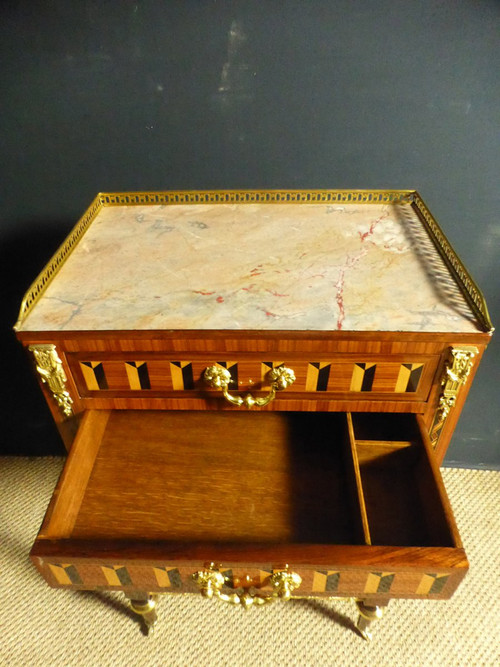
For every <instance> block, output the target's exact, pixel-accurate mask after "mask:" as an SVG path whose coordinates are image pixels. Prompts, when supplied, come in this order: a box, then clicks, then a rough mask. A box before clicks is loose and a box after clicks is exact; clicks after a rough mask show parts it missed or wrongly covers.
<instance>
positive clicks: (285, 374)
mask: <svg viewBox="0 0 500 667" xmlns="http://www.w3.org/2000/svg"><path fill="white" fill-rule="evenodd" d="M203 377H204V379H205V382H207V384H209V385H210V386H211V387H212V388H213V389H222V393H223V395H224V398H225V399H226V400H227V401H229V403H232V404H233V405H239V406H241V405H244V406H245V407H246V408H253V407H254V406H255V405H257V406H258V407H262V406H264V405H267V404H268V403H270V402H271V401H272V400H274V398H275V397H276V392H277V391H282V390H283V389H286V388H287V387H289V386H290V385H291V384H292V383H293V382H295V373H294V372H293V370H292V369H291V368H286V367H285V366H279V367H278V368H273V369H272V370H270V371H269V373H268V374H267V378H268V379H269V380H270V381H271V390H270V391H269V394H268V395H267V396H264V397H263V398H254V397H253V396H252V395H251V394H247V395H246V396H243V397H242V396H232V395H231V394H230V393H229V391H228V386H229V383H230V382H231V373H230V372H229V371H228V370H227V368H223V367H222V366H216V365H215V366H209V367H208V368H206V369H205V373H204V374H203Z"/></svg>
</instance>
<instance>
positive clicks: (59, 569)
mask: <svg viewBox="0 0 500 667" xmlns="http://www.w3.org/2000/svg"><path fill="white" fill-rule="evenodd" d="M49 567H50V569H51V571H52V574H53V575H54V577H55V578H56V580H57V582H58V583H59V584H62V585H64V586H71V584H76V585H78V584H82V583H83V582H82V580H81V578H80V575H79V574H78V571H77V569H76V567H75V566H74V565H71V564H64V563H60V564H53V563H49Z"/></svg>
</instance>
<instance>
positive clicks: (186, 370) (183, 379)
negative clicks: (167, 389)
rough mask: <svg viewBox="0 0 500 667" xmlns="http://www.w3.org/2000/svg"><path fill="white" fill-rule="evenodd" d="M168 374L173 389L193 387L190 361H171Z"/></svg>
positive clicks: (179, 389) (181, 389)
mask: <svg viewBox="0 0 500 667" xmlns="http://www.w3.org/2000/svg"><path fill="white" fill-rule="evenodd" d="M170 375H171V377H172V388H173V389H174V390H175V391H184V390H188V389H194V378H193V364H192V363H191V362H190V361H171V362H170Z"/></svg>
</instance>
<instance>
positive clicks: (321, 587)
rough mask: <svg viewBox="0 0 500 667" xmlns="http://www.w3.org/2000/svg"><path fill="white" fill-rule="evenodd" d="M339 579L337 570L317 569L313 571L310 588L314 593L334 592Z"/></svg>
mask: <svg viewBox="0 0 500 667" xmlns="http://www.w3.org/2000/svg"><path fill="white" fill-rule="evenodd" d="M339 581H340V572H338V571H337V570H318V571H316V572H315V573H314V577H313V585H312V589H313V592H315V593H326V592H329V593H336V592H337V591H338V587H339Z"/></svg>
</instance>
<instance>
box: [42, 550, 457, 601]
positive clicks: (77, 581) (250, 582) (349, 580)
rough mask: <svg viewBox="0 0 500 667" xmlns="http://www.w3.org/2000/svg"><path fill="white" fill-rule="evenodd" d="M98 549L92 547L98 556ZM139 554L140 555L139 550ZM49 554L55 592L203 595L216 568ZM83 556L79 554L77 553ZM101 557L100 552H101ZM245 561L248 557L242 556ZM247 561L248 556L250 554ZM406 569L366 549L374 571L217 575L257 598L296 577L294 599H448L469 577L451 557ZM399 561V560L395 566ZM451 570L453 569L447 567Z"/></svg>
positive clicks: (294, 568)
mask: <svg viewBox="0 0 500 667" xmlns="http://www.w3.org/2000/svg"><path fill="white" fill-rule="evenodd" d="M94 548H95V547H90V550H91V551H94ZM139 551H140V550H139ZM47 552H49V553H50V552H52V550H51V549H49V550H48V551H47V549H44V547H43V545H42V544H40V543H38V544H37V546H36V547H35V548H34V549H33V552H32V559H33V560H34V562H35V564H36V565H37V567H38V569H39V570H40V572H41V574H42V575H43V577H44V578H45V579H46V581H47V582H48V583H49V584H50V585H51V586H53V587H58V588H69V589H76V590H78V589H81V590H95V589H99V590H105V589H107V590H117V591H125V592H127V591H147V592H158V593H200V592H201V591H200V588H199V586H198V585H197V584H196V575H197V573H200V572H207V571H210V568H211V565H212V563H209V562H202V561H200V562H199V563H197V564H193V563H189V564H186V563H185V562H182V561H181V562H178V561H176V560H175V559H172V560H170V561H165V560H157V561H153V562H152V561H150V560H144V559H143V558H141V557H140V556H139V555H137V556H136V557H135V558H132V559H130V554H122V557H121V558H120V557H118V558H116V559H111V560H110V559H109V558H108V557H106V556H105V555H104V554H101V556H99V555H95V553H94V555H88V556H83V557H82V553H81V552H80V553H79V554H78V556H75V557H72V556H68V555H66V554H62V553H59V554H57V555H55V556H54V555H39V554H47ZM77 552H78V549H77V550H76V551H75V553H77ZM97 553H98V552H97ZM243 557H245V556H243ZM246 557H247V558H248V554H246ZM406 557H407V559H408V560H407V565H406V566H404V565H402V564H401V562H402V560H404V556H403V555H402V554H401V553H396V552H394V553H393V554H392V558H387V559H386V558H384V557H383V556H381V557H380V558H379V559H376V558H375V559H374V554H373V553H369V551H367V550H366V549H361V550H359V552H358V554H355V558H359V563H362V562H363V560H367V561H368V562H370V561H373V562H372V563H371V564H370V565H365V566H362V565H361V564H358V565H347V564H346V563H345V555H344V556H343V555H342V554H341V553H340V552H339V554H338V556H337V560H335V558H333V559H332V561H331V562H330V563H329V564H324V565H317V566H315V567H314V566H311V565H302V564H294V563H291V564H288V563H287V564H286V565H288V567H287V568H286V569H285V566H282V567H281V568H276V567H275V568H272V567H271V566H270V565H269V564H268V563H261V564H258V563H254V564H253V565H245V564H243V563H241V561H239V562H235V563H231V562H227V563H226V564H222V563H218V564H217V571H218V572H220V573H222V575H223V576H224V585H223V587H222V588H221V592H222V593H225V594H231V593H235V592H236V593H237V594H241V593H242V592H243V591H248V590H249V591H250V592H251V593H253V594H256V595H269V593H270V592H271V591H272V586H271V577H272V574H273V573H276V572H283V571H286V572H289V573H297V574H298V575H299V576H300V579H301V582H300V584H299V586H298V587H297V588H296V589H294V590H293V593H292V595H293V597H301V596H314V597H361V598H376V599H384V598H389V599H390V598H431V599H443V598H449V597H451V595H452V594H453V593H454V591H455V590H456V589H457V587H458V585H459V584H460V582H461V580H462V579H463V577H464V576H465V573H466V568H467V563H466V560H465V557H464V556H463V555H462V557H461V558H457V555H455V557H454V558H453V559H452V562H450V558H449V554H446V553H442V554H439V553H436V554H435V557H436V559H437V560H438V561H439V562H434V563H432V562H429V563H428V564H427V566H425V565H424V564H423V562H421V563H420V564H419V563H415V562H411V559H410V558H408V554H407V555H406ZM394 558H397V559H399V560H400V564H399V565H398V566H395V565H394ZM446 565H448V567H446Z"/></svg>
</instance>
